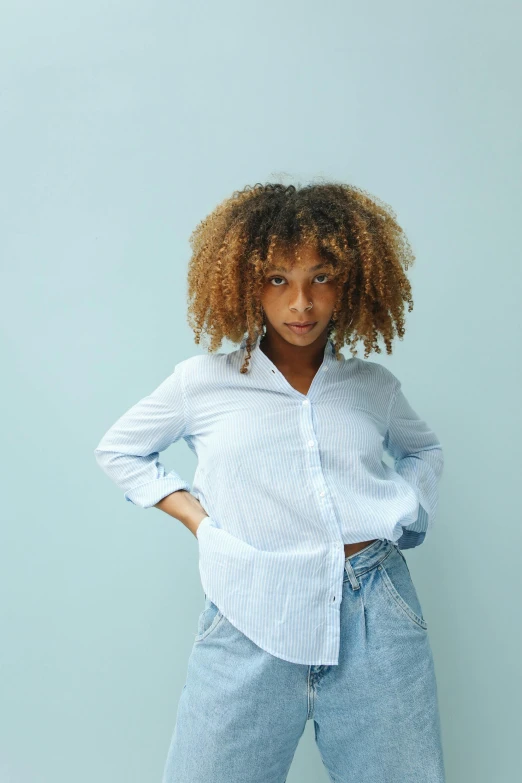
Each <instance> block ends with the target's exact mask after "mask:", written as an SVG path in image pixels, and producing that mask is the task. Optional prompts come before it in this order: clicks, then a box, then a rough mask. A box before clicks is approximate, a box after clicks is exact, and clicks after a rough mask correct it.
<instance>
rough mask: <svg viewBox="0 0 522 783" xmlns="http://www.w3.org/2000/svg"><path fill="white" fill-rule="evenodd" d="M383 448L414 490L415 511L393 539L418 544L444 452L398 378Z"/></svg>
mask: <svg viewBox="0 0 522 783" xmlns="http://www.w3.org/2000/svg"><path fill="white" fill-rule="evenodd" d="M384 448H385V449H386V451H387V452H388V453H389V454H390V455H391V456H392V457H393V458H394V463H395V464H394V467H395V470H396V472H397V473H398V474H399V475H400V476H402V478H403V479H404V480H405V481H407V482H408V483H409V484H410V485H411V486H412V487H413V488H414V489H415V491H416V493H417V498H418V501H419V515H418V517H417V519H416V521H415V522H413V523H411V524H410V525H405V526H404V528H403V531H404V532H403V534H402V536H401V537H400V538H399V540H398V541H397V544H398V546H399V548H400V549H411V548H412V547H415V546H419V545H420V544H422V542H423V541H424V538H425V537H426V533H427V532H428V530H429V529H431V527H432V526H433V523H434V521H435V514H436V511H437V504H438V498H439V480H440V477H441V476H442V471H443V466H444V456H443V452H442V447H441V444H440V442H439V439H438V437H437V435H436V434H435V432H434V431H433V430H432V429H431V428H430V427H429V426H428V424H427V423H426V422H425V421H423V420H422V419H421V418H420V416H419V415H418V414H417V413H416V412H415V411H414V410H413V408H412V407H411V405H410V404H409V402H408V400H407V399H406V397H405V396H404V393H403V391H402V389H401V383H400V381H399V380H397V385H396V389H395V392H394V394H393V397H392V399H391V401H390V408H389V415H388V428H387V432H386V436H385V438H384Z"/></svg>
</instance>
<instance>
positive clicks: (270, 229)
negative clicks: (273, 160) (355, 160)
mask: <svg viewBox="0 0 522 783" xmlns="http://www.w3.org/2000/svg"><path fill="white" fill-rule="evenodd" d="M189 241H190V246H191V248H192V251H193V252H192V256H191V258H190V261H189V266H188V296H189V307H188V314H187V320H188V323H189V326H190V328H191V329H192V330H193V331H194V333H195V342H196V344H198V343H199V342H200V339H201V333H202V331H205V332H206V333H207V334H208V335H210V337H211V344H210V347H209V348H208V351H209V352H211V351H215V350H217V349H218V348H219V347H220V346H221V343H222V340H223V338H224V337H226V338H227V339H229V340H231V341H232V342H235V343H238V342H240V341H241V340H242V339H243V338H244V336H245V333H246V356H245V361H244V363H243V365H242V367H241V369H240V372H242V373H245V372H247V371H248V364H249V360H250V356H251V349H252V347H253V345H254V343H255V341H256V339H257V336H258V334H259V333H260V332H261V331H262V328H263V325H264V314H263V310H262V307H261V293H262V290H263V285H264V282H265V280H264V278H265V274H266V271H267V270H268V269H269V268H270V267H271V266H272V264H273V253H274V249H275V248H276V247H277V248H279V247H282V248H284V249H285V250H287V251H289V252H292V254H293V259H294V262H295V260H296V259H297V258H298V257H299V256H298V252H299V247H300V246H301V245H303V244H306V245H311V246H312V247H314V248H315V249H316V251H317V253H318V255H319V257H320V258H322V259H323V260H324V261H325V263H326V265H327V266H326V268H328V269H329V272H331V273H332V275H333V278H334V280H335V284H336V291H337V300H336V306H335V308H334V312H333V316H332V320H331V321H330V324H329V327H328V335H329V337H330V336H331V335H332V334H334V337H332V342H333V344H334V351H335V356H336V358H337V359H340V358H341V357H340V354H339V351H340V348H341V347H342V346H343V345H344V344H345V343H346V344H348V346H349V347H350V352H351V353H352V355H353V356H356V354H357V351H356V349H355V344H356V343H357V341H358V340H360V339H362V340H363V342H364V347H365V353H364V356H365V358H367V357H368V356H369V354H370V352H371V351H372V350H374V351H375V352H376V353H381V349H380V347H379V345H378V343H377V340H378V337H379V334H380V335H382V337H383V339H384V343H385V345H386V352H387V353H388V354H391V353H392V348H391V342H392V339H393V337H394V335H395V334H397V335H398V337H399V339H402V338H403V336H404V332H405V328H404V315H403V310H404V302H408V310H409V311H410V312H411V310H413V299H412V298H411V286H410V283H409V281H408V278H407V277H406V274H405V270H407V269H408V267H409V266H410V265H411V264H412V263H413V261H414V260H415V256H414V255H413V253H412V251H411V247H410V244H409V242H408V239H407V237H406V236H405V234H404V232H403V230H402V228H401V227H400V226H399V225H398V223H397V221H396V215H395V212H394V211H393V210H392V209H391V207H389V206H388V205H387V204H385V203H384V202H382V201H381V200H380V199H377V198H375V197H371V196H370V195H369V194H368V193H367V192H366V191H364V190H362V189H361V188H357V187H355V186H353V185H348V184H343V183H335V182H327V183H320V184H317V183H315V184H308V185H305V186H303V187H300V186H298V187H295V186H294V185H282V184H279V183H267V184H264V185H263V184H261V183H256V184H255V185H253V186H250V185H247V186H246V187H245V188H244V189H243V190H236V191H234V192H233V194H232V196H230V197H229V198H226V199H224V200H223V201H222V202H221V203H220V204H218V206H217V207H216V208H215V209H214V210H213V211H212V212H211V213H210V214H209V215H208V216H207V217H206V218H204V219H203V220H202V221H201V222H200V223H198V225H197V226H196V228H195V229H194V230H193V232H192V234H191V235H190V240H189Z"/></svg>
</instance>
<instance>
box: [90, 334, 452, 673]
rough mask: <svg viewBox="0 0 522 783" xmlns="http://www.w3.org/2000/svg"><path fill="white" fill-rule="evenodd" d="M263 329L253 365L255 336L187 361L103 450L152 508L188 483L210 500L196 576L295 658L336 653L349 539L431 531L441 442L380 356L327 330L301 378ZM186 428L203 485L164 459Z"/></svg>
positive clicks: (262, 641)
mask: <svg viewBox="0 0 522 783" xmlns="http://www.w3.org/2000/svg"><path fill="white" fill-rule="evenodd" d="M260 340H261V333H259V334H258V335H257V339H256V343H255V345H254V348H253V350H252V355H251V357H250V364H249V369H248V372H247V373H240V371H239V370H240V367H241V365H242V364H243V360H244V357H245V346H246V338H245V339H244V340H243V342H242V343H241V345H240V347H239V348H237V349H236V350H233V351H232V352H230V353H224V352H216V353H213V354H209V353H207V354H201V355H196V356H192V357H190V358H188V359H185V360H183V361H180V362H179V363H178V364H176V366H175V367H174V369H173V371H172V373H171V374H170V375H169V376H168V377H167V378H166V379H165V380H164V381H163V382H162V383H161V384H160V385H159V386H158V387H157V388H156V389H155V390H154V391H152V392H151V393H150V394H149V395H148V396H146V397H144V398H143V399H142V400H140V401H139V402H137V403H136V404H135V405H134V406H133V407H131V408H130V409H129V410H128V411H127V412H126V413H124V414H123V415H122V416H121V417H120V418H119V419H118V420H117V421H116V422H115V423H114V424H113V425H112V427H111V428H110V429H109V430H108V431H107V432H106V433H105V435H104V436H103V437H102V439H101V441H100V443H99V445H98V447H97V448H96V449H95V455H96V460H97V462H98V464H99V465H100V467H101V468H102V469H103V470H104V471H105V473H107V475H108V476H109V477H110V478H111V479H112V480H113V481H114V482H115V483H116V484H117V486H118V487H119V488H120V489H121V490H122V491H123V492H124V497H125V499H126V500H128V501H129V502H131V503H134V504H135V505H137V506H140V507H142V508H149V507H151V506H154V505H155V504H156V503H157V502H158V501H159V500H161V499H162V498H163V497H165V496H166V495H169V494H170V493H171V492H176V491H177V490H180V489H184V490H187V491H188V492H191V493H192V494H193V495H194V497H196V498H197V499H198V500H199V501H200V503H201V504H202V506H203V508H204V509H205V511H206V512H207V514H208V516H206V517H205V518H204V519H203V520H202V521H201V523H200V525H199V528H198V530H197V541H198V557H199V573H200V577H201V584H202V587H203V590H204V592H205V594H206V595H207V596H208V597H209V598H210V600H211V601H213V603H215V604H216V606H217V607H218V609H219V610H220V611H221V612H222V613H223V614H224V615H225V617H226V618H227V619H228V620H229V622H230V623H232V624H233V625H234V626H235V627H236V628H238V629H239V630H240V631H241V632H242V633H244V634H245V635H246V636H247V637H249V638H250V639H251V640H252V641H253V642H255V643H256V644H257V645H258V646H259V647H261V648H262V649H264V650H266V651H267V652H269V653H271V654H272V655H275V656H277V657H279V658H282V659H284V660H287V661H292V662H294V663H303V664H316V665H317V664H322V665H330V664H337V663H338V656H339V645H340V611H339V610H340V603H341V596H342V587H343V578H344V573H345V571H344V562H345V553H344V544H346V543H352V542H359V541H367V540H369V539H373V538H381V539H389V540H390V541H392V542H394V543H396V544H397V545H398V546H399V548H401V549H404V548H409V547H414V546H418V545H419V544H420V543H422V541H423V539H424V537H425V535H426V532H427V531H428V530H429V529H430V528H431V526H432V525H433V522H434V519H435V513H436V508H437V501H438V482H439V478H440V476H441V474H442V468H443V454H442V449H441V446H440V443H439V441H438V438H437V436H436V435H435V433H434V432H433V430H432V429H431V428H430V427H429V426H428V425H427V424H426V423H425V422H424V421H423V420H422V419H421V418H420V417H419V416H418V415H417V413H416V412H415V411H414V410H413V409H412V407H411V406H410V404H409V403H408V401H407V399H406V397H405V396H404V393H403V391H402V390H401V383H400V381H398V380H397V378H396V377H395V375H394V374H393V373H392V372H390V370H388V369H387V368H385V367H384V366H383V365H381V364H379V363H377V362H372V361H368V360H364V359H361V358H359V357H354V356H351V357H350V358H348V359H346V358H345V357H344V356H342V355H341V359H340V360H338V359H337V358H336V357H335V353H334V348H333V343H332V341H331V339H329V340H328V341H327V343H326V346H325V350H324V355H323V360H322V364H321V366H320V368H319V370H318V371H317V372H316V374H315V376H314V378H313V381H312V383H311V386H310V388H309V390H308V393H307V394H303V393H301V392H300V391H297V389H295V388H294V387H293V386H291V384H290V383H289V382H288V381H287V379H286V378H285V376H284V375H283V374H282V373H281V372H280V371H279V370H278V368H277V367H276V366H275V365H274V364H273V363H272V361H271V360H270V359H269V358H268V357H267V356H266V354H264V353H263V351H262V350H261V348H260V347H259V343H260ZM180 438H183V439H184V440H185V442H186V443H187V445H188V447H189V448H190V449H191V450H192V452H193V453H194V454H195V455H196V457H197V460H198V462H197V468H196V471H195V474H194V478H193V483H192V486H191V485H190V484H189V483H187V481H186V480H185V479H184V478H182V477H181V476H180V475H179V474H178V473H176V472H175V471H170V472H166V470H165V468H164V466H163V464H162V463H161V462H160V461H159V453H160V452H161V451H163V450H164V449H166V448H167V447H168V446H169V445H170V444H172V443H174V442H175V441H177V440H178V439H180ZM383 450H386V452H387V453H388V454H390V455H391V457H393V463H394V467H393V468H392V467H390V466H389V465H388V464H386V463H385V462H384V461H383V459H382V457H383Z"/></svg>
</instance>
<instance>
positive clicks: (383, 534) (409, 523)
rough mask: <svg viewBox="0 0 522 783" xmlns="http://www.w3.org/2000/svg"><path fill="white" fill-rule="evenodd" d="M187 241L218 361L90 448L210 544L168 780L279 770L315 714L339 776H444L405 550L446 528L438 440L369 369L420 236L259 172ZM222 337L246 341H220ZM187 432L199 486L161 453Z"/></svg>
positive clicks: (193, 305) (399, 303)
mask: <svg viewBox="0 0 522 783" xmlns="http://www.w3.org/2000/svg"><path fill="white" fill-rule="evenodd" d="M191 247H192V249H193V255H192V258H191V260H190V263H189V272H188V283H189V297H190V304H189V323H190V325H191V327H192V328H193V330H194V332H195V336H196V343H199V342H200V337H201V333H202V331H203V330H205V331H206V332H207V333H208V334H210V336H211V345H210V347H209V349H208V353H207V354H202V355H197V356H193V357H190V358H188V359H185V360H184V361H181V362H179V363H178V364H177V365H176V366H175V368H174V370H173V372H172V374H171V375H169V377H168V378H166V379H165V380H164V381H163V383H162V384H161V385H160V386H159V387H158V388H157V389H155V390H154V391H153V392H152V393H151V394H150V395H148V396H147V397H145V398H144V399H142V400H141V401H139V402H138V403H137V404H136V405H134V406H133V407H132V408H131V409H130V410H129V411H127V413H125V414H124V415H123V416H122V417H121V418H120V419H119V420H118V421H116V423H115V424H114V425H113V426H112V427H111V428H110V429H109V430H108V432H107V433H106V434H105V435H104V437H103V438H102V440H101V442H100V444H99V445H98V447H97V449H96V450H95V453H96V458H97V460H98V462H99V464H100V466H101V467H102V468H103V470H104V471H105V472H106V473H107V474H108V475H109V476H110V477H111V478H112V479H113V480H114V481H115V482H116V484H117V485H118V486H119V487H120V488H121V489H122V490H124V493H125V494H124V496H125V498H126V499H127V500H128V501H130V502H132V503H134V504H136V505H138V506H141V507H142V508H149V507H151V506H155V507H156V508H160V509H162V510H163V511H165V512H166V513H168V514H170V515H171V516H173V517H175V518H176V519H179V520H180V521H181V522H182V523H183V524H184V525H185V526H186V527H187V528H188V529H189V530H190V531H191V532H192V533H193V534H194V535H195V536H196V538H197V540H198V550H199V570H200V575H201V582H202V586H203V589H204V593H205V604H204V607H203V611H202V612H201V615H200V617H199V621H198V628H197V634H196V635H195V639H194V645H193V648H192V651H191V655H190V657H189V661H188V667H187V678H186V683H185V686H184V688H183V691H182V693H181V697H180V701H179V704H178V711H177V718H176V724H175V728H174V733H173V736H172V741H171V745H170V749H169V752H168V756H167V761H166V764H165V771H164V778H163V783H200V782H201V783H203V781H205V783H207V781H213V783H222V782H223V783H224V782H225V781H226V783H240V781H241V783H243V782H244V783H247V782H248V783H279V782H280V781H281V782H282V781H285V780H286V777H287V774H288V770H289V768H290V765H291V762H292V759H293V756H294V753H295V750H296V747H297V744H298V741H299V738H300V737H301V735H302V733H303V731H304V728H305V725H306V721H307V720H308V719H312V718H313V720H314V727H315V739H316V742H317V745H318V748H319V751H320V754H321V758H322V760H323V762H324V765H325V767H326V769H327V771H328V773H329V775H330V778H331V779H332V780H335V781H337V782H338V783H341V782H344V781H346V783H348V781H358V783H376V781H378V782H379V783H409V782H410V781H411V783H428V782H429V783H442V781H444V766H443V756H442V747H441V736H440V720H439V712H438V700H437V686H436V680H435V672H434V665H433V658H432V653H431V648H430V642H429V637H428V632H427V624H426V621H425V619H424V617H423V613H422V608H421V605H420V602H419V598H418V596H417V593H416V589H415V587H414V585H413V582H412V580H411V576H410V573H409V569H408V566H407V563H406V560H405V558H404V555H403V554H402V551H401V550H402V549H405V548H411V547H414V546H418V545H419V544H421V543H422V541H423V539H424V537H425V535H426V532H427V531H428V529H430V528H431V527H432V525H433V521H434V519H435V513H436V507H437V500H438V482H439V479H440V476H441V474H442V467H443V456H442V450H441V446H440V443H439V442H438V438H437V436H436V435H435V433H434V432H433V430H431V429H430V428H429V426H428V425H427V424H426V422H424V421H423V420H422V419H420V417H419V416H418V415H417V414H416V412H415V411H414V410H413V408H412V407H411V406H410V404H409V403H408V401H407V399H406V397H405V396H404V393H403V391H402V389H401V384H400V382H399V381H398V379H397V378H396V377H395V375H393V373H391V372H390V371H389V370H388V369H386V368H385V367H384V366H383V365H381V364H379V363H377V362H372V361H366V359H367V357H368V355H369V353H370V352H371V351H372V350H374V351H376V352H377V353H380V347H379V345H378V342H377V341H378V337H379V335H380V336H382V338H383V339H384V342H385V345H386V350H387V353H388V354H390V353H391V352H392V350H391V342H392V338H393V337H394V335H395V334H397V335H398V336H399V337H400V338H402V336H403V334H404V318H403V308H404V302H405V301H407V302H408V304H409V310H410V311H411V310H412V309H413V301H412V299H411V296H410V295H411V289H410V284H409V282H408V279H407V277H406V275H405V270H406V269H407V268H408V266H409V265H410V264H411V263H412V262H413V260H414V256H413V254H412V252H411V249H410V246H409V243H408V241H407V239H406V237H405V236H404V233H403V231H402V229H401V228H400V226H399V225H398V223H397V222H396V220H395V216H394V213H393V211H392V210H391V209H390V208H389V207H387V205H385V204H383V203H382V202H380V201H379V200H378V199H375V198H370V197H369V195H368V194H367V193H365V192H364V191H362V190H360V189H358V188H355V187H353V186H350V185H343V184H335V183H334V184H332V183H330V184H328V183H327V184H312V185H308V186H306V187H302V188H296V187H294V186H292V185H291V186H288V187H285V186H283V185H279V184H268V185H260V184H257V185H255V186H254V187H252V188H250V187H246V188H245V189H244V190H243V191H236V192H235V193H234V194H233V195H232V197H231V198H229V199H226V200H225V201H223V203H221V204H220V205H219V206H218V207H217V208H216V209H215V210H214V211H213V212H212V213H211V214H210V215H209V216H208V217H207V218H206V219H204V220H203V221H202V222H201V223H200V224H199V225H198V226H197V228H196V229H195V230H194V232H193V234H192V236H191ZM245 333H246V335H245ZM225 337H226V338H228V339H230V340H231V341H232V342H234V343H238V342H239V341H240V340H241V343H240V347H239V348H237V350H233V351H232V352H230V353H223V352H217V353H216V349H217V348H218V347H219V346H220V345H221V342H222V340H223V338H225ZM358 339H362V340H363V341H364V346H365V354H364V357H365V358H364V359H361V358H359V357H357V355H356V351H355V350H354V345H355V343H356V342H357V340H358ZM344 344H348V345H349V346H350V351H351V354H352V356H351V357H350V358H349V359H345V357H344V356H343V355H342V354H341V353H340V348H341V347H342V346H343V345H344ZM179 438H184V440H185V441H186V443H187V445H188V446H189V447H190V448H191V449H192V451H193V452H194V453H195V454H196V455H197V458H198V465H197V470H196V473H195V476H194V481H193V486H192V487H191V486H190V485H189V484H188V483H187V482H186V481H185V480H184V479H183V478H181V477H180V476H179V475H178V474H177V473H175V472H174V471H171V472H169V473H166V471H165V469H164V467H163V465H162V464H161V463H160V462H159V460H158V457H159V452H161V451H162V450H164V449H165V448H167V447H168V446H169V445H170V444H171V443H173V442H174V441H176V440H178V439H179ZM383 450H386V451H387V452H388V453H389V454H390V455H391V456H392V457H393V462H394V467H393V468H391V467H389V466H388V465H387V464H386V463H385V462H383V460H382V456H383Z"/></svg>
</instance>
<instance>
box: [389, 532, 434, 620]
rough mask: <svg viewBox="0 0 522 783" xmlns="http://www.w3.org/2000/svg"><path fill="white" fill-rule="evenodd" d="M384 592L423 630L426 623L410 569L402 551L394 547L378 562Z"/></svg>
mask: <svg viewBox="0 0 522 783" xmlns="http://www.w3.org/2000/svg"><path fill="white" fill-rule="evenodd" d="M378 569H379V571H380V574H381V577H382V582H383V585H384V588H385V592H386V594H387V595H388V597H389V599H390V600H392V601H393V602H394V605H395V606H397V607H399V608H400V609H401V610H402V612H403V614H404V615H405V616H406V617H408V618H409V619H410V620H411V621H412V622H413V623H415V624H416V625H418V626H419V627H420V628H422V629H423V630H425V631H426V630H427V628H428V624H427V622H426V620H425V619H424V617H423V616H422V606H421V603H420V601H419V596H418V595H417V590H416V589H415V585H414V584H413V580H412V578H411V574H410V569H409V568H408V564H407V562H406V558H405V557H404V555H403V554H402V552H401V551H400V550H399V549H398V548H396V547H394V548H393V550H392V551H391V552H390V554H389V555H388V556H387V557H385V558H384V560H383V561H382V562H381V563H380V564H379V566H378Z"/></svg>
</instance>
